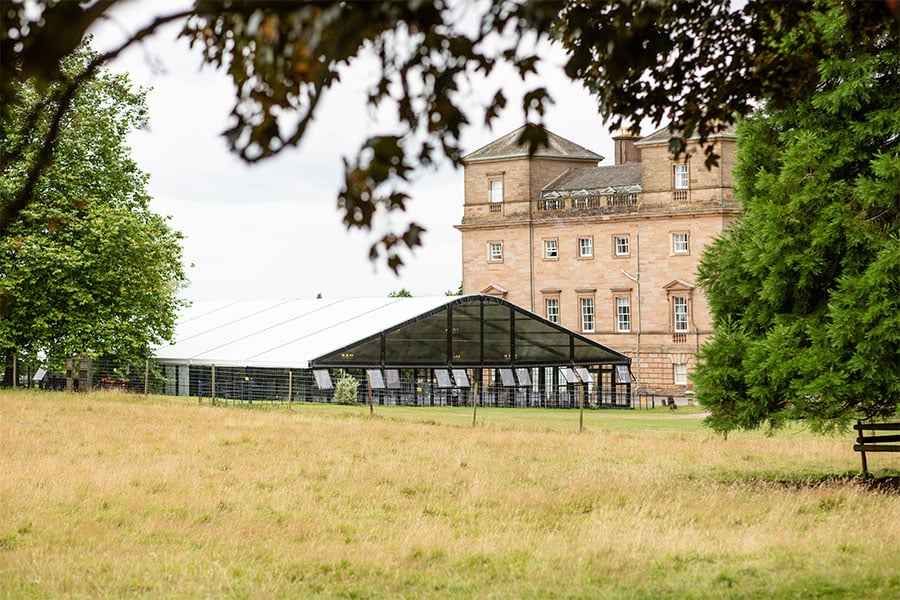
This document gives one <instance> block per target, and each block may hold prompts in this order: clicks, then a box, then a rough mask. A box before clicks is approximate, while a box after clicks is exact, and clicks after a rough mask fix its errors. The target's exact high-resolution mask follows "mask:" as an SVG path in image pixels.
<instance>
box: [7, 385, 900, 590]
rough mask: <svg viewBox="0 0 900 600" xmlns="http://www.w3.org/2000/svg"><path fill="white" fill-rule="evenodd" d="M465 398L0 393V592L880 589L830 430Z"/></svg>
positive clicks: (897, 525) (861, 493)
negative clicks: (214, 399) (755, 427)
mask: <svg viewBox="0 0 900 600" xmlns="http://www.w3.org/2000/svg"><path fill="white" fill-rule="evenodd" d="M468 410H470V409H465V411H466V412H465V413H464V414H463V413H461V412H460V411H459V409H456V410H454V409H430V408H429V409H422V408H419V409H402V408H391V409H387V408H377V409H376V412H375V416H374V417H370V416H369V414H368V408H366V407H337V406H316V405H300V406H298V405H295V406H293V407H291V408H285V407H278V406H275V407H269V408H268V409H266V408H264V407H255V408H253V409H246V408H238V407H212V406H209V405H202V406H201V405H197V404H196V400H194V401H193V402H191V401H190V400H187V401H185V400H178V399H173V398H162V397H151V398H144V397H141V396H125V395H102V394H93V395H72V394H64V393H53V394H44V393H29V392H24V391H19V392H0V597H4V598H46V597H54V598H58V597H63V598H64V597H79V598H81V597H93V598H119V597H148V598H159V597H179V598H185V597H238V598H279V597H281V598H304V597H326V598H332V597H337V598H422V597H438V598H445V597H448V598H473V597H475V598H891V599H894V598H898V597H900V495H898V492H897V488H896V486H891V485H884V483H885V482H887V483H890V482H894V483H895V482H896V476H897V475H898V472H897V470H896V467H897V457H896V455H886V456H872V457H871V458H870V469H872V470H873V471H874V472H875V474H876V475H880V476H881V477H882V485H878V484H877V483H876V484H868V483H864V482H862V481H860V480H859V479H858V478H857V477H856V474H857V473H858V470H859V458H858V456H857V455H856V454H855V453H854V452H852V450H851V447H852V439H851V438H852V435H851V434H847V435H846V436H844V437H841V438H823V437H817V436H813V435H811V434H809V433H807V432H804V431H802V430H800V429H794V430H790V431H786V432H782V433H779V434H778V435H776V436H774V437H766V436H765V435H763V434H756V433H752V434H751V433H741V434H732V435H730V436H729V437H728V439H727V440H723V439H722V438H721V437H720V436H716V435H714V434H712V433H711V432H709V431H708V430H706V429H704V428H703V426H702V423H701V419H700V418H698V416H697V415H685V412H684V411H676V413H675V414H670V413H668V412H663V411H658V412H652V411H648V412H640V411H591V412H589V413H587V414H586V416H585V431H584V432H583V433H577V429H576V430H572V429H571V427H570V423H569V422H567V421H565V420H563V419H561V418H560V417H559V411H556V412H555V413H553V414H554V415H555V417H554V418H550V417H549V415H542V414H541V413H540V411H524V412H521V413H518V412H515V411H510V410H509V409H506V410H505V412H503V420H499V419H493V418H492V415H491V413H490V411H485V412H482V411H479V415H480V416H482V417H483V419H484V420H483V421H481V420H480V421H479V422H480V423H484V424H481V425H479V426H477V427H475V428H472V427H470V426H462V425H461V423H465V422H466V421H468V423H471V412H468ZM512 413H514V414H512ZM573 414H574V415H575V416H574V419H575V422H576V423H577V412H575V411H573ZM495 421H496V422H500V423H502V426H493V425H487V423H491V422H495Z"/></svg>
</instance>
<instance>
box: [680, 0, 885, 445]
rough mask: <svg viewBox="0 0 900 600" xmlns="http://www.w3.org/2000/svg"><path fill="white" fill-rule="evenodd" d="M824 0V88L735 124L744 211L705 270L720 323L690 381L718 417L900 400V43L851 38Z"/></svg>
mask: <svg viewBox="0 0 900 600" xmlns="http://www.w3.org/2000/svg"><path fill="white" fill-rule="evenodd" d="M826 6H829V8H827V9H824V10H822V11H821V12H820V13H818V14H816V15H815V16H814V18H813V19H812V20H811V22H810V24H809V27H810V28H811V29H810V31H808V32H807V35H808V36H809V37H811V38H815V39H819V40H821V43H822V44H823V45H824V46H825V47H827V48H828V52H827V53H826V55H825V57H824V58H823V60H822V61H820V63H819V66H818V77H817V84H816V87H815V89H814V90H813V91H812V92H811V93H809V94H804V95H802V96H799V97H798V98H797V99H796V100H795V102H794V103H793V104H791V105H789V106H779V105H777V104H775V103H772V104H770V105H769V106H767V107H766V108H765V109H764V110H760V111H759V112H757V113H755V114H753V115H752V116H750V117H748V118H747V119H746V120H744V121H743V122H742V123H741V124H740V126H739V129H738V136H739V137H738V140H739V144H738V166H737V169H736V179H737V184H738V187H737V195H738V197H739V199H740V201H741V204H742V206H743V211H744V215H743V218H742V220H741V221H739V222H737V223H736V224H735V225H734V226H733V227H732V228H731V229H730V230H728V231H727V234H726V235H724V236H723V237H722V238H720V239H718V240H717V241H716V242H714V243H713V244H712V245H711V246H709V247H708V249H707V251H706V252H705V254H704V256H703V259H702V262H701V265H700V269H699V275H700V281H701V284H702V285H703V286H704V287H705V290H706V293H707V297H708V299H709V303H710V307H711V310H712V313H713V317H714V326H715V334H714V336H713V338H712V340H711V341H710V342H709V343H707V344H706V345H705V346H704V347H703V348H702V350H701V353H700V365H699V367H698V369H697V372H696V374H695V383H696V386H697V397H698V399H699V401H700V402H701V403H702V404H704V405H705V406H707V407H708V408H710V410H711V416H710V417H709V423H710V424H711V425H712V426H713V427H714V428H715V429H718V430H721V431H728V430H730V429H734V428H755V427H758V426H760V425H762V424H768V425H769V426H771V427H778V426H779V425H780V424H782V423H783V422H784V420H785V419H796V418H801V419H805V420H807V421H808V422H810V423H811V424H812V426H813V427H814V428H816V429H823V430H827V429H830V428H834V427H837V428H841V427H843V426H846V424H847V423H848V421H849V420H850V419H853V418H870V417H875V418H877V417H888V416H891V415H894V414H895V413H896V411H897V408H898V405H900V45H898V44H897V37H896V30H895V28H894V27H892V26H890V25H889V24H886V26H885V27H884V28H882V29H881V31H880V33H879V35H877V36H876V38H875V43H874V44H872V45H871V46H861V45H858V44H857V43H855V42H854V41H853V39H852V38H853V36H847V35H846V32H847V30H848V28H850V27H851V26H852V21H851V18H850V16H849V15H847V14H846V12H845V11H843V10H842V9H841V7H840V6H831V5H826Z"/></svg>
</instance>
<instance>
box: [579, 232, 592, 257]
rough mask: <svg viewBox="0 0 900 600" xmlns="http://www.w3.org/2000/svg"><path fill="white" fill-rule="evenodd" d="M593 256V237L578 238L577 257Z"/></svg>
mask: <svg viewBox="0 0 900 600" xmlns="http://www.w3.org/2000/svg"><path fill="white" fill-rule="evenodd" d="M593 256H594V238H589V237H582V238H578V257H579V258H591V257H593Z"/></svg>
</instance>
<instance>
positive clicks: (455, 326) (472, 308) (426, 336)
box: [311, 296, 630, 368]
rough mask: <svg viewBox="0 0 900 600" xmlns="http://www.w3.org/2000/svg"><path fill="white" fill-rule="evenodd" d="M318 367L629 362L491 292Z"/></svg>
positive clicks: (455, 304) (382, 335)
mask: <svg viewBox="0 0 900 600" xmlns="http://www.w3.org/2000/svg"><path fill="white" fill-rule="evenodd" d="M311 362H312V363H313V364H314V366H316V367H317V368H320V367H395V368H396V367H430V368H452V367H454V366H457V367H482V366H484V367H517V366H552V365H560V366H561V365H579V364H580V365H598V364H629V363H630V361H629V359H628V357H626V356H624V355H623V354H620V353H618V352H615V351H614V350H611V349H609V348H607V347H605V346H602V345H600V344H597V343H595V342H593V341H591V340H589V339H587V338H585V337H583V336H580V335H578V334H576V333H574V332H572V331H569V330H567V329H564V328H563V327H561V326H559V325H555V324H553V323H551V322H549V321H547V320H546V319H543V318H541V317H539V316H537V315H535V314H532V313H530V312H528V311H525V310H523V309H521V308H518V307H516V306H515V305H513V304H511V303H509V302H507V301H505V300H502V299H499V298H496V297H493V296H463V297H462V298H459V299H456V300H448V303H447V304H446V305H445V306H442V307H440V308H436V309H434V310H432V311H431V312H428V313H426V314H423V315H420V316H418V317H416V318H415V319H411V320H409V321H406V322H404V323H401V324H399V325H396V326H394V327H391V328H388V329H386V330H384V331H382V332H381V333H379V334H376V335H374V336H370V337H369V338H366V339H363V340H360V341H359V342H357V343H355V344H351V345H349V346H347V347H345V348H342V349H340V350H337V351H335V352H332V353H329V354H326V355H323V356H320V357H319V358H317V359H315V360H313V361H311Z"/></svg>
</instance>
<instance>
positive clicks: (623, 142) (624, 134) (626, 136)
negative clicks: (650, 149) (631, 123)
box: [613, 127, 641, 165]
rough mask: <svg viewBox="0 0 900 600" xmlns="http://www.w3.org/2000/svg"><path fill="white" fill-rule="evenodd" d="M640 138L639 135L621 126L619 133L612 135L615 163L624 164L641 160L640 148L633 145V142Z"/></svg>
mask: <svg viewBox="0 0 900 600" xmlns="http://www.w3.org/2000/svg"><path fill="white" fill-rule="evenodd" d="M640 139H641V136H640V135H637V134H635V133H634V132H633V131H629V130H627V129H625V128H624V127H623V128H621V129H620V130H619V133H618V134H616V135H614V136H613V142H614V143H615V161H616V163H615V164H617V165H624V164H625V163H639V162H641V149H640V148H638V147H637V146H635V145H634V143H635V142H636V141H638V140H640Z"/></svg>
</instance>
